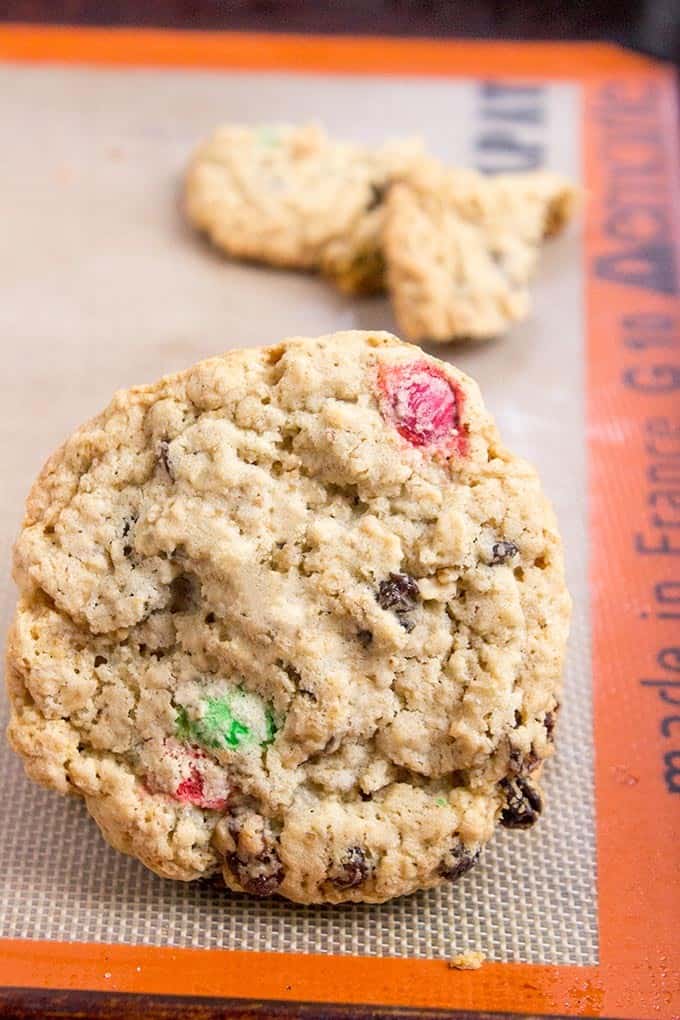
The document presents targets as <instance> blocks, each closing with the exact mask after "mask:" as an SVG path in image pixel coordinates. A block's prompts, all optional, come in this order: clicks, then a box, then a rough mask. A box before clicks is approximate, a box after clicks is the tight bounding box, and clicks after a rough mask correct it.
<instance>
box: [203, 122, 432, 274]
mask: <svg viewBox="0 0 680 1020" xmlns="http://www.w3.org/2000/svg"><path fill="white" fill-rule="evenodd" d="M419 153H420V146H419V145H418V143H417V142H414V141H412V142H410V141H404V142H398V143H393V144H389V143H388V144H386V145H385V146H383V147H381V148H377V149H369V148H367V147H363V146H359V145H353V144H350V143H348V142H340V141H334V140H331V139H330V138H328V136H327V135H326V133H325V132H324V131H323V130H322V129H321V128H320V127H318V126H316V125H313V124H307V125H303V126H299V127H293V126H290V125H271V126H262V127H245V126H239V125H225V126H224V127H221V128H219V129H218V130H217V131H216V132H215V134H214V135H213V136H212V138H210V139H209V140H208V141H207V142H206V143H205V144H204V145H202V146H201V148H200V149H199V150H198V152H197V153H196V155H195V157H194V159H193V161H192V163H191V166H190V168H189V172H188V174H187V181H186V210H187V215H188V216H189V219H190V220H191V221H192V223H193V224H194V225H195V226H196V227H198V228H199V229H200V230H202V231H204V232H205V233H207V234H208V236H209V237H210V238H211V240H212V241H213V243H214V244H215V245H217V246H218V247H219V248H221V249H222V250H223V251H225V252H227V253H228V254H229V255H232V256H236V257H238V258H246V259H255V260H257V261H261V262H269V263H272V264H274V265H279V266H289V267H292V268H298V269H313V270H321V271H322V272H323V273H324V274H325V275H327V276H329V277H331V278H332V279H333V280H334V281H335V282H336V283H337V284H338V285H339V286H340V287H341V289H343V290H345V291H348V292H365V293H370V292H371V291H378V290H381V289H382V288H383V287H384V283H385V281H384V263H383V259H382V252H381V244H380V239H381V232H382V224H383V218H384V197H385V191H386V188H387V186H388V184H389V181H390V180H391V179H392V177H393V176H394V175H395V174H397V173H399V172H402V171H403V170H405V168H406V167H407V166H409V165H411V163H412V162H413V161H414V159H415V156H416V154H419Z"/></svg>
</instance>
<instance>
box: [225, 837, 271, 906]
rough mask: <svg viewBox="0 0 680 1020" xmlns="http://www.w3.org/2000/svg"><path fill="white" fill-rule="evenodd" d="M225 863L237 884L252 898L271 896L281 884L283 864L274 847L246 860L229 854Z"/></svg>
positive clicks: (234, 854) (235, 854)
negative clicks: (250, 894)
mask: <svg viewBox="0 0 680 1020" xmlns="http://www.w3.org/2000/svg"><path fill="white" fill-rule="evenodd" d="M226 861H227V866H228V868H229V870H230V871H231V873H232V874H233V875H234V877H235V878H236V881H237V882H238V884H239V885H240V886H241V887H242V888H243V889H245V891H246V892H249V893H252V894H253V896H271V895H272V893H275V892H276V890H277V889H278V887H279V886H280V885H281V883H282V882H283V875H284V871H283V864H282V863H281V858H280V857H279V855H278V853H277V852H276V850H275V849H274V847H270V848H269V849H267V850H263V851H262V852H261V853H259V854H257V855H256V856H252V857H249V858H247V859H246V860H244V859H243V858H242V857H240V856H239V855H238V854H237V853H229V854H227V855H226Z"/></svg>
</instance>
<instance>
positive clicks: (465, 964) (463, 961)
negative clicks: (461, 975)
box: [449, 949, 486, 970]
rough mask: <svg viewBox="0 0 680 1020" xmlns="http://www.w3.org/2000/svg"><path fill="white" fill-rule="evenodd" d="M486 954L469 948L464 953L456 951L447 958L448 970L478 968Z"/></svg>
mask: <svg viewBox="0 0 680 1020" xmlns="http://www.w3.org/2000/svg"><path fill="white" fill-rule="evenodd" d="M485 960H486V956H485V955H484V953H479V952H477V950H475V949H469V950H467V952H465V953H458V954H457V955H456V956H454V957H453V958H452V959H451V960H449V970H479V968H480V967H481V966H482V964H483V963H484V961H485Z"/></svg>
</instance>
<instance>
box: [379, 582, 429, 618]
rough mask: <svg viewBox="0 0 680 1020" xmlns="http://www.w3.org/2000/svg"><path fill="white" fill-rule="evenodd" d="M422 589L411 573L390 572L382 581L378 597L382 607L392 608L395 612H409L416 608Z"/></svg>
mask: <svg viewBox="0 0 680 1020" xmlns="http://www.w3.org/2000/svg"><path fill="white" fill-rule="evenodd" d="M419 596H420V589H419V588H418V582H417V581H416V579H415V578H414V577H411V575H410V574H390V575H389V577H388V578H387V579H386V580H385V581H381V582H380V587H379V589H378V594H377V595H376V598H377V600H378V604H379V605H380V607H381V608H382V609H392V610H394V612H395V613H409V612H411V610H412V609H415V608H416V605H417V604H418V598H419Z"/></svg>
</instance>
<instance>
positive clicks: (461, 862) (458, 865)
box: [439, 843, 481, 882]
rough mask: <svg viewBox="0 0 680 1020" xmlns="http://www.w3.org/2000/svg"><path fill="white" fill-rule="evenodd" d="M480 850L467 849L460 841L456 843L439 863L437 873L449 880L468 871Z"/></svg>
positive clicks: (451, 880) (453, 879) (452, 880)
mask: <svg viewBox="0 0 680 1020" xmlns="http://www.w3.org/2000/svg"><path fill="white" fill-rule="evenodd" d="M480 853H481V850H468V848H467V847H466V846H463V844H462V843H456V845H455V846H454V848H453V850H450V851H449V852H448V854H447V855H446V856H445V857H444V859H443V860H442V862H441V864H440V865H439V874H440V875H441V876H442V878H448V880H449V881H450V882H455V881H456V879H458V878H460V876H461V875H464V874H465V872H466V871H469V870H470V868H471V867H472V865H473V864H474V863H475V862H476V861H477V859H478V858H479V855H480Z"/></svg>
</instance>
